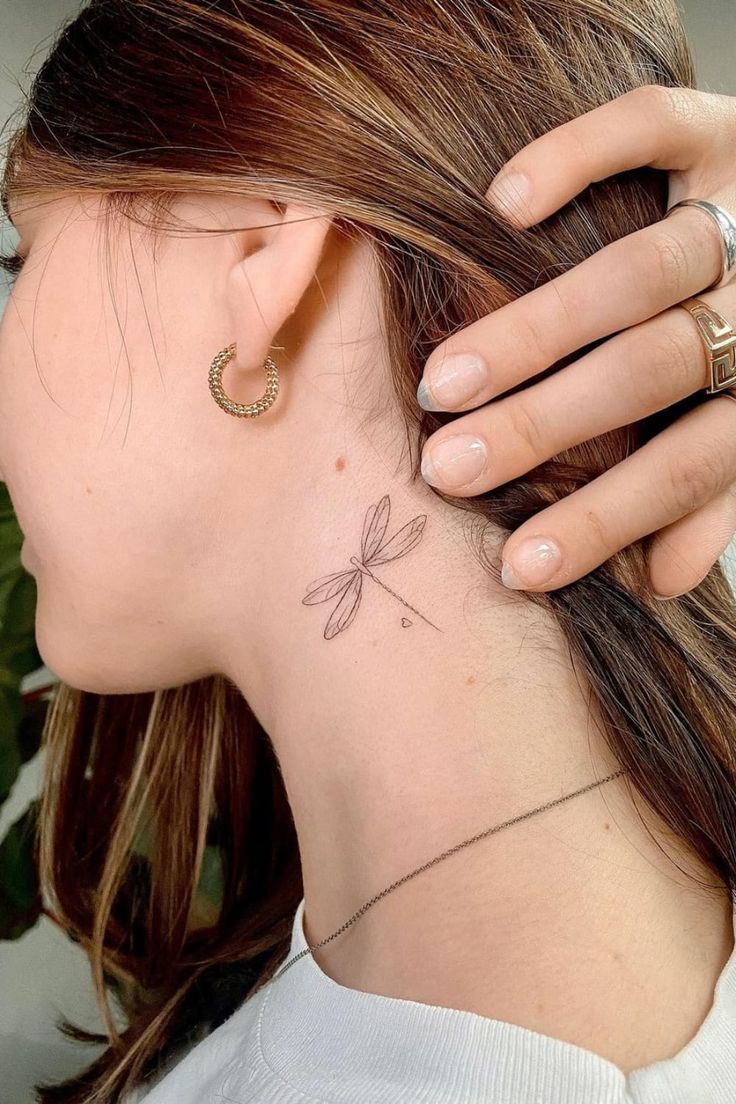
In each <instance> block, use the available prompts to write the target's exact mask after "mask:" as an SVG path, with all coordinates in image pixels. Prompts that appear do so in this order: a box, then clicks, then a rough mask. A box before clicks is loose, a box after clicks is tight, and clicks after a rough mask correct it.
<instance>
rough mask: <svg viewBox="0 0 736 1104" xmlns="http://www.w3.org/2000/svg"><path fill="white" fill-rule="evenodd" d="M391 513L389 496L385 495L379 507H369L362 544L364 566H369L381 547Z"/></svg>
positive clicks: (361, 551)
mask: <svg viewBox="0 0 736 1104" xmlns="http://www.w3.org/2000/svg"><path fill="white" fill-rule="evenodd" d="M390 512H391V503H390V501H389V497H388V495H384V496H383V498H382V499H381V501H380V502H379V503H378V505H377V506H369V507H368V510H367V512H366V515H365V521H364V522H363V538H362V540H361V542H360V554H361V559H362V560H363V563H364V564H367V563H368V561H369V560H370V558H371V556H373V555H374V553H376V552H377V551H378V549H379V548H380V547H381V541H382V540H383V538H384V536H385V534H386V529H387V527H388V516H389V513H390Z"/></svg>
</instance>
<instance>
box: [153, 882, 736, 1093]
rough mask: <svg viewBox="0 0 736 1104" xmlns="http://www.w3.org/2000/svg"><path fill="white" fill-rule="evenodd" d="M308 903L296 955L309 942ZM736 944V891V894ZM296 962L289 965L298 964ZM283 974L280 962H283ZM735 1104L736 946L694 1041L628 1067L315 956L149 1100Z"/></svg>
mask: <svg viewBox="0 0 736 1104" xmlns="http://www.w3.org/2000/svg"><path fill="white" fill-rule="evenodd" d="M303 915H304V898H302V900H301V902H300V904H299V907H298V909H297V911H296V914H295V916H294V924H293V929H292V938H291V949H290V952H289V956H288V957H289V958H291V957H292V956H293V955H295V954H298V952H299V951H302V950H304V949H305V948H306V946H307V941H306V938H305V935H304V930H303V927H302V918H303ZM733 915H734V936H735V938H736V899H735V900H734V914H733ZM284 961H286V960H284ZM279 968H280V967H279ZM409 1101H411V1102H413V1104H481V1102H482V1104H735V1102H736V947H735V948H734V951H733V953H732V954H731V956H730V958H729V960H728V962H727V963H726V965H725V967H724V969H723V971H722V973H721V975H720V977H719V979H718V983H717V985H716V989H715V994H714V1000H713V1005H712V1007H711V1009H710V1011H709V1013H708V1015H707V1017H706V1019H705V1021H704V1022H703V1024H702V1025H701V1027H700V1028H699V1030H698V1031H697V1032H696V1034H695V1036H694V1038H692V1039H691V1040H690V1042H689V1043H687V1045H686V1046H684V1047H683V1048H682V1049H681V1050H680V1051H678V1053H677V1054H676V1055H675V1056H674V1057H673V1058H668V1059H666V1060H665V1061H661V1062H654V1063H652V1064H651V1065H649V1066H644V1067H642V1068H640V1069H636V1070H634V1071H633V1072H631V1073H629V1074H628V1075H626V1074H624V1072H623V1071H622V1070H620V1069H619V1068H618V1067H617V1066H616V1065H614V1064H613V1063H612V1062H609V1061H608V1060H607V1059H605V1058H603V1057H601V1056H600V1055H598V1054H595V1053H594V1052H593V1051H590V1050H586V1049H584V1048H583V1047H579V1046H575V1045H573V1044H572V1043H567V1042H563V1041H562V1040H560V1039H555V1038H552V1037H550V1036H548V1035H542V1034H539V1033H538V1032H536V1031H531V1030H529V1029H528V1028H525V1027H519V1026H518V1025H515V1024H511V1023H505V1022H503V1021H501V1020H493V1019H490V1018H488V1017H486V1016H481V1015H478V1014H476V1013H474V1012H466V1011H461V1010H459V1009H453V1008H442V1007H439V1006H435V1005H431V1004H422V1003H420V1002H418V1001H413V1000H404V999H400V998H396V997H385V996H382V995H380V994H376V993H364V992H361V991H359V990H356V989H349V988H346V987H345V986H343V985H339V984H338V983H337V982H336V981H333V980H332V978H330V977H329V976H328V975H327V974H325V973H323V972H322V970H321V969H320V967H319V966H318V965H317V962H316V961H315V959H314V958H313V956H312V955H311V953H310V954H306V955H304V956H303V957H302V958H301V959H299V961H298V962H295V963H294V964H293V965H292V966H290V967H289V969H288V970H286V972H285V973H284V974H283V975H282V976H281V977H279V978H276V979H275V980H273V979H272V980H271V982H269V983H267V984H266V985H265V986H264V987H263V988H262V989H261V990H260V991H259V992H257V993H255V994H254V995H253V996H251V997H250V998H248V999H247V1000H246V1001H245V1002H244V1003H243V1004H242V1005H241V1006H240V1007H239V1008H238V1009H237V1010H236V1011H235V1013H234V1014H233V1015H232V1016H231V1017H230V1018H229V1019H228V1020H227V1021H226V1022H225V1023H223V1024H222V1025H221V1026H220V1027H219V1028H217V1029H216V1030H215V1031H214V1032H212V1033H211V1034H210V1035H208V1036H207V1037H206V1038H205V1039H203V1040H202V1041H201V1042H199V1043H198V1044H197V1045H196V1046H195V1047H193V1048H192V1049H191V1050H190V1051H189V1053H188V1054H187V1055H186V1057H185V1058H184V1059H183V1060H181V1061H180V1062H179V1064H178V1065H176V1066H175V1067H174V1068H173V1070H171V1071H170V1072H168V1073H167V1074H166V1075H165V1076H163V1077H162V1078H161V1079H160V1080H159V1081H158V1083H157V1084H156V1085H154V1087H153V1089H152V1090H150V1091H149V1092H148V1093H147V1094H146V1095H145V1104H316V1102H319V1104H327V1102H330V1104H405V1102H409Z"/></svg>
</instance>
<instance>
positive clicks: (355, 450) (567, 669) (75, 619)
mask: <svg viewBox="0 0 736 1104" xmlns="http://www.w3.org/2000/svg"><path fill="white" fill-rule="evenodd" d="M175 213H176V214H177V215H179V216H180V217H181V218H183V219H185V220H186V221H187V222H188V223H189V224H190V225H192V226H194V225H197V226H205V227H209V228H215V229H218V230H221V231H222V230H224V231H226V232H225V233H221V234H217V235H212V236H209V237H206V238H205V237H202V236H201V235H195V234H190V235H188V236H183V237H181V236H180V237H175V238H174V237H172V238H168V239H166V240H165V241H164V242H163V243H162V244H161V245H160V247H159V248H158V249H157V251H156V255H155V258H154V254H153V252H152V250H151V247H150V243H149V242H147V241H146V240H145V238H144V237H143V236H142V235H140V234H139V233H138V232H137V231H136V229H135V227H132V228H124V229H114V230H113V231H112V232H111V233H112V236H111V241H112V246H113V249H112V257H113V261H114V262H115V263H114V265H113V269H112V271H111V272H108V270H107V268H106V267H105V264H104V252H103V250H102V248H101V241H102V238H101V210H100V206H99V200H97V199H96V198H95V197H93V196H86V197H84V198H81V197H79V196H76V195H66V194H60V195H57V196H56V197H54V198H53V199H52V200H51V201H50V202H44V203H43V204H39V203H35V204H28V205H27V207H26V208H25V209H24V210H20V209H14V210H13V212H12V214H13V218H14V220H15V221H16V224H17V226H18V228H19V231H20V233H21V249H22V251H23V252H24V253H25V254H26V255H27V258H28V259H27V261H26V264H25V267H24V269H23V272H22V273H21V275H20V277H19V278H18V281H17V283H16V286H15V289H14V292H13V296H12V300H11V302H10V303H9V305H8V307H7V309H6V311H5V314H4V316H3V319H2V323H1V324H0V389H1V393H2V396H3V401H2V403H1V404H0V474H1V475H2V477H3V478H4V479H5V481H6V482H7V484H8V487H9V490H10V493H11V497H12V500H13V503H14V505H15V508H16V512H17V515H18V519H19V522H20V524H21V527H22V529H23V531H24V533H25V534H26V537H27V552H26V554H25V562H26V564H27V566H28V568H29V570H31V571H32V572H33V574H34V576H35V578H36V581H37V585H38V606H37V626H36V631H37V640H38V645H39V649H40V651H41V654H42V656H43V658H44V660H45V661H46V663H47V664H48V665H49V666H50V667H51V668H52V670H54V671H55V673H56V674H57V675H58V676H59V678H61V679H63V680H65V681H67V682H68V683H70V684H71V685H73V686H76V687H79V688H81V689H86V690H89V691H93V692H97V693H122V692H126V693H128V692H137V691H149V690H152V689H155V688H157V687H165V686H171V685H176V684H179V683H183V682H187V681H190V680H193V679H195V678H198V677H203V676H206V675H209V674H212V673H214V672H222V673H224V674H226V675H227V676H228V677H230V678H231V679H232V680H233V681H234V682H235V683H236V685H237V686H238V687H239V688H240V689H241V691H242V693H243V694H244V695H245V696H246V698H247V699H248V701H249V703H250V705H251V706H252V708H253V709H254V711H255V713H256V716H257V717H258V718H259V720H260V721H261V723H262V724H263V725H264V727H265V728H266V730H267V732H268V733H269V735H270V737H271V739H272V740H273V743H274V746H275V748H276V752H277V755H278V757H279V760H280V763H281V767H282V770H283V776H284V781H285V784H286V787H287V792H288V795H289V800H290V802H291V806H292V810H293V813H294V819H295V823H296V826H297V832H298V836H299V845H300V851H301V856H302V868H303V874H304V886H305V897H306V901H307V907H306V921H305V933H306V935H307V939H308V941H309V942H310V943H316V942H318V941H319V940H321V939H324V938H326V937H327V936H328V935H329V934H330V933H332V932H333V931H334V930H335V929H336V928H337V927H338V926H340V925H341V924H342V923H343V922H344V921H345V919H346V918H347V917H349V916H351V915H352V914H353V913H354V911H355V909H356V908H357V907H358V906H359V905H360V904H361V903H362V902H364V901H365V900H367V899H368V898H369V897H371V896H372V895H373V894H374V893H377V892H379V891H380V890H382V889H383V888H384V887H385V886H387V885H388V884H390V883H391V882H393V881H394V880H395V879H397V878H398V877H400V876H401V875H402V874H404V873H406V872H407V871H409V870H412V869H414V868H415V867H417V866H418V865H420V864H421V863H422V862H425V861H427V860H428V859H430V858H433V857H434V856H436V855H437V854H439V853H440V852H441V851H443V850H445V849H446V848H447V847H448V846H450V845H451V844H453V843H455V842H458V841H460V840H464V839H466V838H467V837H468V836H470V835H472V834H474V833H475V832H478V831H481V830H483V829H485V828H487V827H489V826H491V825H494V824H497V823H499V822H500V821H502V820H505V819H506V818H508V817H511V816H515V815H518V814H519V813H520V812H522V811H526V810H531V809H533V808H535V807H537V806H539V805H542V804H545V803H546V802H548V801H550V800H552V799H554V798H556V797H559V796H561V795H562V794H564V793H570V792H572V791H573V790H575V789H577V788H580V787H582V786H585V785H586V784H588V783H590V782H591V781H593V780H594V779H595V778H603V777H604V776H606V775H608V774H610V773H611V772H613V771H614V770H616V769H617V768H618V766H619V764H618V763H617V762H616V761H615V760H613V759H612V757H611V755H610V752H608V750H607V748H606V743H605V740H604V738H603V736H602V733H601V726H600V718H599V717H598V716H597V714H596V712H595V709H594V708H591V704H590V701H589V696H588V688H587V687H586V685H585V681H584V680H583V679H582V675H581V672H579V671H575V670H574V669H573V668H572V667H571V663H570V658H569V655H568V649H567V647H566V645H565V642H564V640H563V638H562V635H561V633H560V631H559V629H558V627H557V626H556V624H555V623H554V622H553V620H552V619H551V618H549V617H547V616H545V615H543V614H542V613H540V611H538V610H531V609H530V608H529V607H528V604H527V603H525V602H524V599H523V597H522V596H519V595H517V594H515V593H514V592H513V591H510V590H507V589H506V588H504V587H503V586H501V585H498V584H496V583H495V582H493V581H492V580H491V579H490V578H489V576H488V575H487V573H485V572H484V571H483V570H482V569H481V568H480V567H479V565H478V563H477V562H476V560H475V559H474V558H473V556H472V554H471V553H470V552H469V550H468V548H467V546H466V544H465V540H464V536H463V529H462V525H463V515H462V512H461V511H458V510H456V509H453V508H452V507H450V506H448V505H446V504H445V503H443V502H442V501H440V500H439V499H437V498H436V496H435V495H434V494H433V492H432V491H430V490H429V489H428V488H427V487H426V485H425V484H424V483H423V482H422V481H421V480H419V481H416V482H410V480H409V478H408V473H407V472H406V470H405V463H404V460H403V451H402V446H403V436H404V429H403V424H402V422H401V420H400V418H399V415H398V412H397V411H396V410H395V409H394V408H393V406H392V404H391V400H390V398H389V396H390V394H391V391H390V388H389V387H388V384H387V378H386V373H387V362H386V351H385V347H384V345H383V341H382V336H381V335H382V332H383V331H382V328H381V317H380V307H379V302H380V299H379V295H378V280H377V274H376V269H375V267H374V264H373V258H372V256H371V254H370V252H369V247H368V245H367V243H366V242H365V241H360V242H348V241H346V240H345V239H344V238H342V237H340V236H339V235H338V233H337V232H336V230H335V228H334V226H333V224H332V222H331V219H330V217H329V213H327V212H320V211H314V210H309V209H305V208H301V207H297V206H296V205H289V206H288V207H286V208H284V207H278V206H276V205H275V204H274V203H272V202H270V201H269V200H268V199H266V198H264V199H260V200H259V199H253V198H243V197H225V196H219V195H211V196H208V197H202V196H183V197H181V199H180V201H179V202H178V204H177V206H176V208H175ZM235 226H237V227H240V228H241V229H239V230H237V231H234V230H233V229H232V228H233V227H235ZM111 295H112V296H114V298H111ZM115 304H117V313H116V311H115ZM231 341H236V342H237V344H238V356H237V358H236V360H235V361H234V362H233V363H232V364H231V365H229V366H228V368H227V369H226V371H225V375H224V383H225V386H226V389H227V391H228V393H229V394H230V395H231V396H232V397H233V398H234V399H236V400H237V401H241V402H245V401H252V400H253V399H255V398H257V397H258V396H260V394H261V393H262V391H263V388H264V384H265V377H264V373H263V370H262V367H261V365H262V363H263V361H264V359H265V357H266V355H267V353H268V352H269V349H271V350H272V355H273V356H274V359H275V360H276V362H277V364H278V365H279V368H280V370H281V390H280V393H279V396H278V399H277V401H276V403H275V404H274V405H273V407H272V408H271V409H270V410H269V411H267V412H266V414H264V415H263V416H261V417H259V418H257V419H255V420H252V421H251V420H248V421H245V420H240V419H236V418H234V417H231V416H230V415H228V414H226V413H225V412H223V411H222V410H221V409H219V408H218V406H217V405H216V404H215V403H214V402H213V400H212V398H211V396H210V395H209V393H208V388H207V373H208V370H209V365H210V362H211V360H212V358H213V357H214V356H215V354H216V353H217V352H218V351H219V350H221V349H222V348H223V347H224V346H225V345H227V344H229V343H230V342H231ZM123 342H124V344H123ZM717 405H718V406H719V408H720V407H723V408H725V407H726V406H727V404H726V403H720V404H717ZM728 405H730V404H728ZM730 413H731V412H730V410H727V409H723V410H719V415H721V414H722V415H724V416H725V415H727V414H730ZM734 413H736V411H735V412H734ZM383 496H388V497H389V500H390V506H391V517H390V522H389V525H388V528H387V536H389V537H390V536H391V535H392V534H393V533H395V532H396V531H398V530H400V529H401V528H402V527H403V526H404V525H406V524H407V523H409V522H411V521H412V519H414V518H416V517H418V516H420V515H426V521H425V522H424V525H423V529H422V532H421V540H419V541H418V542H417V543H416V544H415V545H414V546H413V547H412V548H411V549H410V550H409V551H407V553H406V554H405V555H404V556H402V557H400V558H398V559H395V560H393V561H391V562H388V563H386V564H384V565H381V566H375V567H372V568H371V570H372V571H374V572H375V574H376V575H377V576H379V577H380V579H381V581H382V583H384V584H386V586H388V587H390V588H391V590H392V591H394V592H395V594H396V595H399V596H400V598H401V599H403V600H404V601H405V602H408V603H410V604H411V606H412V607H414V608H415V609H416V610H417V611H418V612H419V614H420V616H417V615H416V614H415V613H413V612H412V611H411V610H409V609H408V608H407V607H406V606H405V605H403V604H402V603H401V601H400V600H399V599H397V598H396V597H395V594H391V593H387V592H386V590H385V589H384V587H383V586H381V585H379V584H378V583H376V582H374V581H372V580H368V579H366V580H364V582H365V590H364V593H363V595H362V598H361V605H360V609H359V610H358V611H357V613H356V617H355V620H354V621H353V622H352V623H351V624H350V625H349V626H348V627H347V628H345V629H344V630H343V631H341V632H339V633H338V634H337V635H335V636H333V637H332V638H330V639H326V638H325V635H324V629H325V625H326V621H327V618H328V616H329V614H330V610H331V608H332V606H331V604H329V603H325V604H318V605H316V606H314V605H309V604H305V603H304V602H303V598H304V597H305V595H307V593H308V592H309V588H310V586H311V584H312V583H313V581H314V580H316V579H319V578H320V577H323V576H325V575H328V574H330V573H334V572H339V571H343V570H346V569H348V568H349V567H350V563H351V561H350V557H351V556H358V555H359V554H360V543H361V533H362V531H363V524H364V519H365V516H366V513H367V511H368V510H369V508H370V507H371V506H372V505H375V504H377V503H379V502H380V501H381V499H382V498H383ZM502 543H503V538H502V536H501V535H500V534H499V535H498V538H497V542H496V547H495V549H494V548H493V547H491V548H490V549H489V553H490V554H496V555H498V554H499V553H500V549H501V545H502ZM402 619H406V620H408V621H409V622H410V624H408V625H405V624H404V623H403V620H402ZM425 619H426V620H425ZM428 622H431V624H430V623H428ZM657 828H661V825H660V826H658V825H657V824H656V822H655V821H654V819H653V817H651V816H650V815H649V814H648V813H647V810H646V809H643V808H640V807H639V805H638V802H637V800H636V799H635V798H634V797H632V796H631V795H629V793H628V788H627V786H626V780H625V778H624V779H617V780H615V781H614V782H610V783H607V784H606V785H605V786H602V787H599V788H598V789H594V790H591V791H590V792H588V793H587V794H585V795H583V796H581V797H578V798H575V799H573V800H571V801H569V802H566V803H564V804H562V805H560V806H558V807H556V808H555V809H553V810H549V811H548V812H545V813H542V814H540V815H538V816H536V817H533V818H531V819H529V820H528V821H526V822H524V823H522V824H519V825H517V826H515V827H514V829H513V830H509V831H508V832H505V833H504V834H503V838H502V839H501V838H500V837H499V838H495V837H493V838H490V839H488V840H486V841H483V842H479V843H476V844H474V845H473V846H471V847H468V848H465V849H464V850H463V851H461V852H459V853H458V854H457V855H455V856H453V857H452V858H451V859H448V860H446V861H444V862H442V863H440V864H438V865H437V866H436V867H435V868H433V869H432V870H431V871H428V872H426V873H425V874H423V875H422V876H420V877H417V878H415V879H414V880H412V881H411V882H408V883H406V884H405V885H404V886H402V887H401V888H400V890H398V891H396V892H393V893H391V894H389V895H388V896H387V897H386V898H385V899H384V900H382V901H381V902H380V904H379V905H378V906H377V907H375V908H373V909H371V910H370V912H369V913H367V914H366V915H365V916H364V917H363V918H362V919H361V921H360V923H358V924H356V925H355V926H354V927H353V928H352V929H351V930H350V932H349V933H345V934H344V935H343V936H342V937H341V938H339V939H336V940H335V941H334V942H333V943H332V944H330V945H329V946H328V947H326V948H325V949H324V950H322V951H318V952H317V953H316V956H315V957H316V959H317V961H318V963H319V965H320V966H321V967H322V969H323V970H325V971H326V972H327V973H329V974H330V976H331V977H332V978H333V979H335V980H337V981H338V982H340V983H341V984H343V985H347V986H351V987H355V988H359V989H363V990H367V991H372V992H378V993H384V994H386V995H389V996H397V997H404V998H410V999H414V1000H419V1001H424V1002H428V1003H431V1004H441V1005H447V1006H450V1007H455V1008H464V1009H468V1010H470V1011H474V1012H477V1013H480V1014H482V1015H487V1016H492V1017H494V1018H498V1019H504V1020H509V1021H512V1022H515V1023H519V1024H521V1025H523V1026H527V1027H530V1028H532V1029H535V1030H538V1031H541V1032H543V1033H546V1034H550V1035H555V1036H557V1037H559V1038H564V1039H566V1040H567V1041H569V1042H571V1043H573V1044H575V1045H578V1046H582V1047H584V1048H587V1049H590V1050H593V1051H595V1052H596V1053H599V1054H602V1055H603V1056H604V1057H606V1058H608V1059H609V1060H611V1061H614V1062H616V1063H617V1064H618V1065H619V1066H620V1067H621V1068H622V1069H624V1070H629V1069H631V1068H635V1067H637V1066H640V1065H643V1064H647V1063H648V1062H650V1061H654V1060H656V1059H659V1058H663V1057H667V1056H669V1055H671V1054H672V1053H674V1052H675V1051H676V1050H677V1049H679V1048H680V1047H681V1046H683V1045H684V1044H685V1043H686V1042H687V1041H688V1040H689V1039H690V1038H691V1037H692V1035H693V1034H694V1032H695V1031H696V1029H697V1028H698V1026H699V1025H700V1023H701V1022H702V1020H703V1018H704V1017H705V1015H706V1013H707V1011H708V1009H709V1007H710V1004H711V1001H712V996H713V987H714V985H715V981H716V978H717V976H718V974H719V973H720V971H721V970H722V968H723V965H724V963H725V961H726V959H727V957H728V955H729V954H730V953H731V952H732V950H733V934H732V928H731V909H730V901H729V900H728V898H727V897H726V895H725V894H724V893H723V892H721V891H720V890H719V889H718V887H716V888H715V889H714V890H713V891H711V892H707V891H706V890H704V889H701V888H698V887H697V886H695V885H694V884H693V883H692V882H691V881H689V880H688V879H687V878H686V877H685V875H684V874H683V873H682V872H681V871H679V870H678V869H677V867H676V863H679V864H680V865H682V866H684V868H685V869H686V870H690V871H693V872H695V873H697V874H699V875H700V876H701V878H703V879H704V880H705V881H706V882H708V881H712V878H709V876H708V875H707V873H706V872H705V871H702V870H699V869H698V868H697V865H696V864H695V863H694V861H692V859H691V857H690V856H689V855H688V854H686V853H685V852H684V850H683V849H682V847H681V846H680V845H678V844H676V843H674V842H672V841H670V842H669V844H668V845H666V844H665V843H663V844H662V846H663V848H664V849H663V850H662V849H660V848H659V847H658V846H657V844H656V843H655V842H654V840H653V839H652V838H651V836H650V834H649V829H654V830H657ZM721 889H722V887H721ZM631 901H636V908H622V902H631ZM428 961H431V963H432V969H431V970H427V962H428ZM599 988H602V991H603V992H604V993H605V994H606V998H605V999H604V1000H601V999H600V998H599V996H598V995H597V993H598V990H599ZM593 994H595V995H593ZM622 1009H626V1010H627V1015H625V1016H622V1015H621V1010H622Z"/></svg>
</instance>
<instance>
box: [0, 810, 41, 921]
mask: <svg viewBox="0 0 736 1104" xmlns="http://www.w3.org/2000/svg"><path fill="white" fill-rule="evenodd" d="M37 817H38V802H37V801H33V802H31V804H30V805H29V806H28V808H27V809H26V811H25V812H24V813H23V815H22V816H21V817H19V818H18V820H16V821H15V823H14V824H12V825H11V827H10V828H9V829H8V832H7V834H6V836H5V838H4V839H3V841H2V843H0V939H19V938H20V936H21V935H23V934H24V932H26V931H28V929H29V928H32V927H33V925H34V924H35V923H36V921H37V920H38V918H39V916H40V915H41V908H42V902H41V892H40V889H39V884H38V872H37V870H36V863H35V860H34V854H33V848H34V842H35V838H36V826H37Z"/></svg>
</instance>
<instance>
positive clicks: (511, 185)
mask: <svg viewBox="0 0 736 1104" xmlns="http://www.w3.org/2000/svg"><path fill="white" fill-rule="evenodd" d="M531 195H532V183H531V180H530V179H529V177H528V176H527V175H526V173H520V172H509V173H503V172H501V173H500V174H499V175H498V176H497V177H496V179H495V180H494V181H493V183H492V184H491V185H490V187H489V189H488V191H487V193H486V198H488V199H490V200H491V201H492V202H493V203H495V204H497V205H498V206H499V207H501V208H502V209H503V210H504V211H505V212H506V213H507V214H511V215H515V216H517V217H518V218H520V219H526V218H527V217H528V213H529V212H528V205H529V200H530V199H531Z"/></svg>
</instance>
